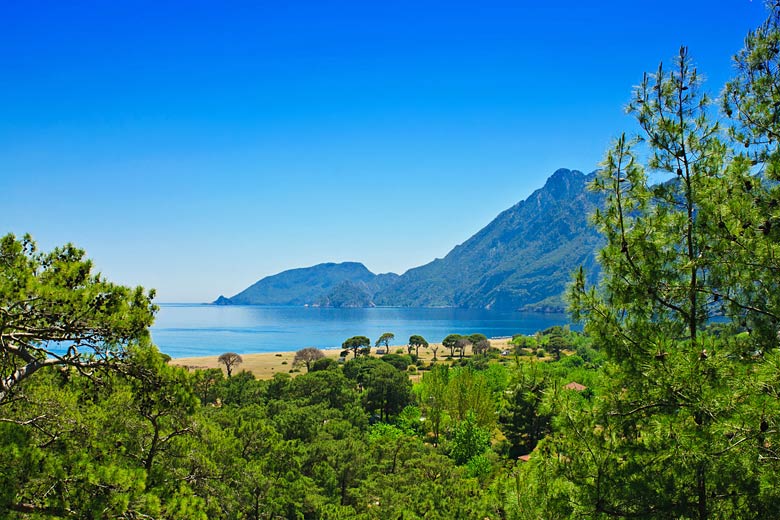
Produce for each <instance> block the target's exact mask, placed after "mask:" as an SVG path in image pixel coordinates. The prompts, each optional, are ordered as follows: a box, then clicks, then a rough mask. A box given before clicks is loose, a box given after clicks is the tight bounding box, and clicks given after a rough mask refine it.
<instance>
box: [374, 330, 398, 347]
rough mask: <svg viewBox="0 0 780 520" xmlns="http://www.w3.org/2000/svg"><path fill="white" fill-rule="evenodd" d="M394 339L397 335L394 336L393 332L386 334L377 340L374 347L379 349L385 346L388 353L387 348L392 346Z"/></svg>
mask: <svg viewBox="0 0 780 520" xmlns="http://www.w3.org/2000/svg"><path fill="white" fill-rule="evenodd" d="M393 339H395V334H393V333H392V332H385V333H384V334H382V335H381V336H379V339H378V340H376V344H375V345H374V346H375V347H378V346H380V345H384V346H385V351H386V350H387V348H388V347H389V346H390V342H391V341H393Z"/></svg>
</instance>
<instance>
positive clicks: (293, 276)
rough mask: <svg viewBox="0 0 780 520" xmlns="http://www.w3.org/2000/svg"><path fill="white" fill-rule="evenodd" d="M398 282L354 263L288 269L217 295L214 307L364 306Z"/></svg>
mask: <svg viewBox="0 0 780 520" xmlns="http://www.w3.org/2000/svg"><path fill="white" fill-rule="evenodd" d="M397 279H398V275H397V274H394V273H387V274H380V275H376V274H374V273H372V272H371V271H369V270H368V269H367V268H366V266H364V265H363V264H361V263H358V262H344V263H340V264H335V263H326V264H319V265H315V266H313V267H304V268H300V269H290V270H288V271H284V272H282V273H279V274H276V275H273V276H267V277H265V278H263V279H261V280H258V281H257V282H255V283H254V284H252V285H251V286H249V287H247V288H246V289H244V290H243V291H241V292H240V293H238V294H236V295H235V296H232V297H230V298H226V297H224V296H220V297H219V298H217V300H216V301H215V302H214V303H215V304H217V305H324V306H333V307H339V306H344V307H366V306H370V305H372V304H373V303H372V301H371V297H373V295H374V294H375V293H377V292H379V291H380V290H382V289H384V288H385V287H386V286H387V285H389V284H392V283H393V282H395V281H396V280H397Z"/></svg>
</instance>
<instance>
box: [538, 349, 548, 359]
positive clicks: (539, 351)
mask: <svg viewBox="0 0 780 520" xmlns="http://www.w3.org/2000/svg"><path fill="white" fill-rule="evenodd" d="M546 355H547V353H546V352H545V351H544V349H543V348H540V349H538V350H537V351H536V357H538V358H543V357H544V356H546Z"/></svg>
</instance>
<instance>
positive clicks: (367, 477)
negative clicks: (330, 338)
mask: <svg viewBox="0 0 780 520" xmlns="http://www.w3.org/2000/svg"><path fill="white" fill-rule="evenodd" d="M22 243H24V242H19V241H16V240H15V239H13V238H12V237H9V238H8V239H7V240H6V244H7V246H8V247H9V248H10V249H14V247H13V245H14V244H22ZM30 244H31V243H30ZM16 249H18V248H16ZM28 249H29V250H31V247H29V248H28ZM58 251H59V250H58ZM31 255H32V253H31V252H29V251H28V254H27V257H28V258H30V257H31ZM44 256H45V255H44ZM83 262H84V261H83V258H82V257H81V255H80V254H77V255H75V256H74V257H68V260H67V262H65V263H63V264H60V267H61V268H62V271H63V272H71V270H72V269H75V268H76V267H78V266H80V265H85V266H88V263H87V264H84V263H83ZM9 272H11V271H9ZM41 272H45V271H41V270H37V271H34V273H33V274H36V273H41ZM7 279H9V280H10V279H11V277H7ZM82 280H87V278H83V277H82ZM90 280H92V281H91V282H89V281H85V282H83V285H84V286H85V287H88V286H89V283H98V280H97V279H90ZM100 283H103V284H104V282H100ZM26 287H27V289H28V290H29V289H31V288H35V287H38V290H39V291H40V292H39V294H38V296H37V297H36V298H38V299H39V300H40V301H41V303H39V305H44V303H45V300H46V298H53V299H54V301H53V302H48V303H51V304H53V303H55V302H57V301H62V298H63V297H62V295H61V293H59V292H57V291H56V290H54V289H52V290H51V291H49V292H47V291H43V289H42V287H39V286H36V285H35V284H34V283H32V282H31V281H29V280H28V283H27V285H26ZM101 287H103V288H113V289H114V290H115V291H116V293H117V294H119V295H121V298H120V299H121V301H119V302H117V303H116V304H115V305H116V307H115V308H117V309H127V308H134V307H132V305H131V304H134V303H133V302H135V301H136V298H137V297H138V294H142V293H137V292H136V291H129V290H126V289H124V288H121V287H114V286H110V285H101ZM13 298H14V293H7V297H5V299H4V300H3V304H2V310H3V313H4V316H8V315H9V314H8V313H9V312H10V311H12V310H13V309H15V308H16V307H15V306H17V305H18V304H17V303H15V300H14V299H13ZM36 301H38V300H36ZM142 302H145V306H144V307H143V308H144V309H146V312H147V313H148V316H149V318H150V317H151V314H152V311H153V310H154V309H153V308H151V307H148V300H145V299H142ZM79 305H84V306H85V307H84V309H85V310H88V309H91V306H90V305H91V300H90V299H86V300H85V301H80V303H79ZM127 305H130V307H127ZM49 308H50V307H49ZM72 309H74V311H75V312H78V308H75V307H74V308H72ZM138 312H140V311H138ZM64 318H65V316H64V315H63V319H64ZM5 323H6V325H5V328H4V329H3V334H4V336H3V343H2V347H3V355H4V356H6V358H8V357H9V356H10V355H11V354H13V352H14V351H13V349H10V350H9V349H7V347H8V346H11V347H13V346H14V345H13V343H12V341H13V339H14V337H16V336H18V335H19V331H20V329H15V328H14V326H15V325H14V324H15V323H17V322H13V323H11V322H5ZM38 323H39V324H45V323H46V322H44V321H39V322H38ZM90 323H93V324H94V323H96V322H90ZM49 326H50V327H53V328H54V329H56V328H57V324H56V323H51V324H49ZM110 326H111V327H113V326H115V325H114V324H111V325H110ZM122 326H123V324H122V323H117V324H116V327H117V329H116V331H115V332H116V333H117V334H119V333H123V330H124V329H123V328H122ZM101 330H102V329H101ZM140 332H146V329H145V327H141V329H140ZM137 336H138V338H136V337H135V336H132V337H131V339H132V341H129V340H128V341H125V342H124V343H119V342H114V343H111V347H112V349H113V350H112V352H113V353H114V355H113V356H112V357H111V358H107V359H106V361H105V363H104V364H103V365H102V366H101V370H100V371H99V372H97V371H94V370H92V371H88V368H92V367H88V366H86V365H84V366H81V365H76V364H75V363H69V364H66V365H59V366H58V365H51V366H50V365H46V366H44V367H41V369H40V370H37V371H36V372H35V373H34V374H31V375H30V377H26V378H23V379H20V380H19V381H18V384H17V385H15V386H14V388H13V392H12V394H10V396H9V398H8V399H6V400H5V401H4V402H3V403H2V404H0V464H2V467H3V468H4V471H2V472H0V517H2V518H11V519H13V518H32V519H35V518H68V517H75V518H181V519H191V518H204V519H205V518H230V519H234V518H247V519H260V518H310V519H331V518H364V519H371V518H376V519H384V518H400V517H403V518H433V519H435V518H441V519H450V518H502V517H505V513H504V508H505V505H504V504H505V501H506V493H505V490H504V484H503V482H504V480H505V479H506V476H507V475H508V473H507V472H508V471H511V470H512V468H513V465H512V464H507V460H506V459H505V458H503V455H505V454H506V453H507V452H508V450H513V451H514V452H523V449H524V448H523V447H522V446H519V445H518V446H515V445H514V444H513V441H512V440H511V439H514V438H520V437H519V436H518V435H514V434H512V433H511V431H513V429H516V428H523V426H522V420H521V419H518V420H516V421H515V422H513V423H512V425H511V426H509V427H507V428H506V432H507V436H506V437H507V438H508V439H510V440H506V441H502V440H501V439H502V438H503V437H504V436H503V434H502V432H501V429H502V428H504V426H503V424H504V423H503V422H498V421H497V418H498V417H499V412H500V411H501V410H502V409H503V408H505V406H506V403H511V402H513V401H514V400H515V399H516V398H515V391H514V390H512V388H515V387H517V386H518V385H519V384H520V383H519V380H517V381H515V379H516V378H517V377H518V375H517V374H519V372H517V371H516V370H515V369H514V368H511V367H509V361H508V360H504V362H503V363H498V362H487V360H488V358H487V357H486V356H484V355H482V356H475V357H473V358H471V359H465V360H464V362H463V364H462V366H457V367H451V366H450V365H449V364H437V365H434V366H433V367H425V368H426V369H428V368H430V369H429V370H426V371H425V374H424V376H423V378H422V382H421V383H419V384H417V386H416V387H415V388H413V386H412V383H411V381H410V379H409V377H408V375H407V371H406V370H405V368H406V366H407V365H408V364H409V363H410V362H411V357H410V356H407V355H403V356H399V355H394V354H390V355H387V356H384V357H382V358H372V357H367V356H358V357H355V358H354V359H352V360H350V361H349V362H347V363H346V364H344V365H343V367H342V366H340V365H339V364H337V363H334V362H332V360H329V361H331V362H330V363H322V366H319V367H318V366H317V365H318V363H319V362H320V361H324V359H318V360H315V361H314V363H313V364H312V367H311V371H310V372H308V373H306V374H301V375H299V376H298V377H296V378H292V377H290V376H289V375H287V374H277V375H276V376H275V377H274V378H273V379H272V380H270V381H258V380H256V379H255V378H254V377H253V376H252V375H251V374H250V373H247V372H239V373H233V375H232V377H225V376H224V375H223V371H222V370H219V369H210V370H196V371H193V372H188V371H187V370H185V369H183V368H181V367H177V366H172V365H169V364H167V360H166V356H164V355H162V354H160V353H159V352H158V351H157V350H156V348H155V347H154V346H152V345H150V344H149V343H148V341H142V340H143V339H144V338H145V337H146V336H145V335H144V334H140V333H139V334H137ZM96 337H97V336H96ZM101 337H102V336H101ZM104 337H105V338H111V339H114V338H115V337H116V336H112V335H111V334H109V333H108V331H106V332H105V336H104ZM122 338H124V336H122ZM351 340H352V343H354V344H355V345H357V346H358V349H361V348H364V346H367V345H368V344H369V341H368V339H367V338H363V337H360V336H356V337H354V338H351ZM74 341H75V340H74ZM348 341H349V340H348ZM413 343H415V344H418V343H419V342H418V341H416V342H413ZM42 344H45V343H42ZM420 344H421V345H424V343H420ZM94 346H95V348H96V349H99V348H100V345H98V344H95V345H94ZM304 350H305V349H304ZM314 354H315V355H314V356H312V358H316V357H318V356H317V355H316V353H314ZM529 359H530V358H529ZM302 362H303V361H302ZM459 364H460V363H459ZM535 364H538V365H539V367H540V368H539V370H541V371H543V372H545V371H546V370H547V367H548V364H545V363H538V362H535ZM549 366H550V367H551V366H552V365H549ZM10 368H12V367H6V368H5V370H10ZM550 377H551V378H554V377H556V376H553V375H551V376H550ZM508 444H511V445H508Z"/></svg>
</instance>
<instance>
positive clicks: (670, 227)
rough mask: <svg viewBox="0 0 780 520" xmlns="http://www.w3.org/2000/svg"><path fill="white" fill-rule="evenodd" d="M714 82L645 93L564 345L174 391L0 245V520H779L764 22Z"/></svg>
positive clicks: (76, 267)
mask: <svg viewBox="0 0 780 520" xmlns="http://www.w3.org/2000/svg"><path fill="white" fill-rule="evenodd" d="M734 64H735V69H734V76H733V78H732V79H731V81H729V82H728V83H727V84H726V85H725V86H724V87H723V89H722V91H720V93H719V95H718V97H717V98H711V97H710V96H709V95H707V93H706V92H705V90H704V86H703V80H702V75H701V74H700V73H699V71H697V69H696V68H695V65H694V62H693V60H692V58H691V57H690V56H689V55H688V51H687V49H686V48H685V47H683V48H681V49H680V51H679V55H678V56H677V57H676V58H675V59H674V60H673V61H672V63H671V64H670V65H661V66H659V68H658V70H657V71H655V72H653V73H648V74H645V75H644V77H643V78H642V80H641V82H640V84H639V85H638V86H637V88H636V89H635V91H634V92H633V94H632V97H631V102H630V103H629V105H628V112H629V114H631V115H632V116H633V117H634V118H635V121H636V127H637V129H638V133H637V135H623V136H621V137H619V138H618V139H616V140H615V142H614V143H613V145H612V147H611V148H610V149H609V150H608V151H607V153H606V156H605V159H604V162H603V164H602V167H601V169H600V170H599V172H598V173H597V175H596V178H595V180H594V182H593V183H592V186H591V188H592V189H593V190H594V191H595V192H597V193H599V194H600V195H601V196H602V197H603V200H604V204H603V206H602V207H601V208H600V209H598V210H597V211H596V212H595V214H594V215H593V217H592V221H593V225H594V226H595V227H596V229H597V230H598V231H599V232H600V233H601V234H602V235H603V237H604V239H605V243H606V245H605V247H604V248H603V249H602V250H601V251H600V253H599V263H600V268H601V277H600V280H599V282H598V284H596V285H592V284H590V283H588V282H587V280H589V277H588V275H587V273H586V272H585V271H584V269H582V268H581V269H580V270H579V271H578V272H576V273H574V275H573V278H572V283H571V285H570V288H569V290H568V294H567V300H568V302H569V306H570V312H571V314H572V318H573V319H574V320H575V321H577V322H578V323H581V324H582V327H583V332H582V333H580V332H573V331H571V330H569V329H568V328H562V327H554V328H551V329H548V330H546V331H540V332H539V333H537V334H536V335H533V336H522V335H518V336H516V337H515V338H514V339H513V345H514V347H513V350H512V351H511V352H508V353H507V355H504V353H501V352H496V351H494V350H492V349H490V348H487V347H486V346H485V345H484V344H481V345H480V348H479V349H477V352H476V353H474V349H473V348H472V352H471V355H469V356H460V355H454V354H455V352H454V349H450V351H449V352H448V351H446V350H444V351H442V352H440V356H439V357H440V359H439V360H437V361H436V362H435V363H432V364H430V363H420V362H419V360H416V356H415V355H414V353H412V352H411V350H412V349H411V348H410V351H409V353H406V354H392V355H389V356H385V357H384V358H372V357H368V356H361V355H359V352H358V351H357V350H356V351H355V355H354V356H353V358H352V359H350V360H349V361H347V362H346V363H344V364H343V366H341V365H339V364H338V363H331V362H326V361H322V362H314V363H313V364H312V365H311V366H310V367H309V370H308V371H306V372H305V373H301V374H300V375H297V376H296V377H291V376H290V375H289V374H278V375H276V376H275V377H274V378H273V379H271V380H256V379H255V378H254V377H253V376H252V374H250V373H248V372H240V371H239V372H235V373H233V374H231V376H230V377H227V376H226V375H224V374H223V372H222V371H221V370H194V371H187V370H185V369H183V368H181V367H176V366H173V365H169V364H168V363H167V361H168V359H167V356H165V355H164V354H162V353H160V352H159V351H158V350H157V349H156V347H155V346H154V345H153V344H152V343H151V341H150V335H149V327H150V325H151V324H152V322H153V319H154V314H155V311H156V307H155V305H154V303H153V299H154V293H153V292H149V291H145V290H143V289H142V288H129V287H125V286H121V285H117V284H114V283H112V282H110V281H107V280H105V279H104V278H103V277H102V276H101V275H99V274H95V273H94V272H93V271H94V269H93V266H92V263H91V262H90V260H88V259H87V258H86V255H85V253H84V252H83V251H82V250H80V249H78V248H76V247H74V246H72V245H66V246H63V247H60V248H56V249H54V250H52V251H49V252H41V251H38V250H37V248H36V245H35V242H34V241H33V240H32V238H31V237H28V236H26V237H21V238H17V237H15V236H13V235H7V236H5V237H3V238H2V239H0V467H2V468H3V469H2V471H0V517H3V518H31V519H38V518H68V517H74V518H127V519H147V518H196V519H197V518H246V519H260V518H290V519H297V518H301V519H347V518H359V519H373V518H376V519H415V518H428V519H436V518H442V519H451V518H474V519H485V518H489V519H532V518H533V519H536V518H545V519H559V518H560V519H564V518H599V519H607V518H680V519H683V518H691V519H700V520H703V519H708V518H712V519H716V518H731V519H741V518H745V519H747V518H780V481H779V480H780V471H779V470H780V451H779V448H778V447H780V399H779V398H780V352H778V342H779V341H780V321H779V320H780V287H779V286H780V277H778V273H780V185H779V184H778V180H779V179H780V150H778V144H777V143H778V137H780V117H779V116H778V114H779V113H780V6H778V5H771V6H770V7H769V13H768V18H767V20H766V22H765V23H764V24H763V25H761V26H760V27H758V28H756V29H755V30H754V31H753V32H751V33H750V34H748V35H747V37H746V39H745V46H744V48H743V49H742V50H741V51H739V52H738V54H737V55H736V56H735V57H734ZM457 339H458V338H451V340H452V341H451V342H450V344H451V345H453V347H454V346H455V345H456V344H457ZM446 343H447V342H446V341H445V347H446ZM422 348H425V346H424V345H423V346H422ZM461 352H462V350H461ZM418 365H419V366H418ZM412 372H417V373H421V374H422V376H421V377H420V378H419V381H418V382H415V383H414V384H413V383H412V382H411V380H410V377H409V374H410V373H412ZM775 444H777V445H778V447H776V446H775Z"/></svg>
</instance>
